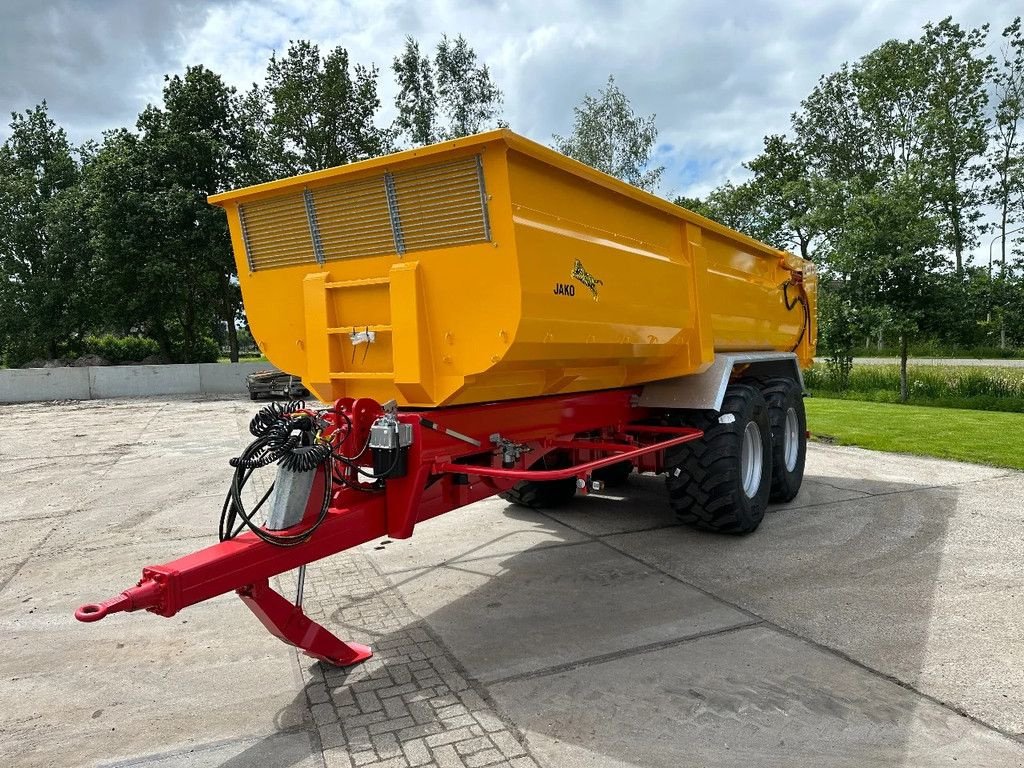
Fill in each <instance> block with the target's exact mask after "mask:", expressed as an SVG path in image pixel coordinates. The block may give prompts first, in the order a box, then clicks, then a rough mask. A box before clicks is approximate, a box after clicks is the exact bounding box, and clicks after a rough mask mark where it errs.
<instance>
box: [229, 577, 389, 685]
mask: <svg viewBox="0 0 1024 768" xmlns="http://www.w3.org/2000/svg"><path fill="white" fill-rule="evenodd" d="M238 596H239V597H241V598H242V602H243V603H245V605H246V607H247V608H248V609H249V610H250V611H252V612H253V613H254V614H255V615H256V618H257V619H259V620H260V623H261V624H263V626H264V627H266V628H267V629H268V630H269V631H270V634H272V635H274V637H276V638H278V639H279V640H282V641H283V642H285V643H288V645H294V646H295V647H296V648H298V649H299V650H301V651H302V652H303V653H305V654H306V655H307V656H310V657H312V658H314V659H318V660H319V661H327V662H330V663H331V664H337V665H338V666H340V667H347V666H349V665H350V664H358V663H359V662H361V661H366V660H367V659H368V658H370V656H372V655H373V651H371V650H370V648H369V647H368V646H365V645H361V644H360V643H346V642H344V641H342V640H339V639H338V638H337V637H335V636H334V635H333V634H331V633H330V632H329V631H328V630H326V629H324V628H323V627H322V626H320V625H319V624H317V623H316V622H315V621H313V620H312V619H311V618H309V617H308V616H307V615H306V614H305V613H303V612H302V608H301V607H299V606H298V605H295V604H293V603H289V602H288V600H286V599H285V598H284V597H283V596H281V595H279V594H278V593H277V592H275V591H274V590H272V589H271V588H270V584H269V583H268V582H267V581H266V579H264V580H263V581H260V582H257V583H256V584H250V585H249V586H247V587H242V588H241V589H239V590H238Z"/></svg>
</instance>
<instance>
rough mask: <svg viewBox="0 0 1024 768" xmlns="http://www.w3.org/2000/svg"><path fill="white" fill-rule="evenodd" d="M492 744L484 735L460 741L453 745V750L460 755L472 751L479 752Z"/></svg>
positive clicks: (492, 745) (471, 752)
mask: <svg viewBox="0 0 1024 768" xmlns="http://www.w3.org/2000/svg"><path fill="white" fill-rule="evenodd" d="M493 747H494V744H492V743H491V740H490V739H488V738H487V737H486V736H479V737H477V738H475V739H469V740H467V741H460V742H459V743H458V744H456V745H455V751H456V752H458V753H459V754H460V755H471V754H473V753H474V752H480V751H481V750H484V749H492V748H493Z"/></svg>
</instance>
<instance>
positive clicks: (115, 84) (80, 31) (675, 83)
mask: <svg viewBox="0 0 1024 768" xmlns="http://www.w3.org/2000/svg"><path fill="white" fill-rule="evenodd" d="M1018 12H1019V5H1018V4H1017V3H1016V2H1013V1H1012V0H930V1H928V0H906V2H896V1H893V2H880V1H878V0H876V2H867V3H865V2H863V0H860V1H857V0H831V1H829V2H813V1H812V0H791V1H790V2H781V0H762V1H757V0H745V1H744V2H733V3H723V2H720V1H717V2H712V1H711V0H691V1H690V2H686V3H679V2H665V1H664V0H660V1H659V0H638V1H637V2H618V1H616V0H602V1H601V2H578V1H577V2H558V1H557V0H556V1H552V2H545V3H539V2H527V1H526V0H491V1H490V2H482V1H481V2H455V1H454V0H453V1H451V2H446V1H445V0H435V1H434V2H429V1H428V0H423V1H422V2H398V1H397V0H391V1H390V2H372V0H353V1H352V2H344V1H343V0H324V1H323V2H315V3H307V4H302V3H296V2H294V1H290V0H251V1H250V0H241V1H239V0H224V1H223V2H219V3H216V4H209V3H201V2H199V0H181V1H179V2H176V3H173V4H171V3H157V2H153V3H138V2H132V1H131V0H107V2H104V3H102V4H101V3H85V2H77V3H76V2H73V1H72V0H63V1H62V2H25V1H24V0H18V1H17V2H15V3H14V4H13V6H12V5H11V3H10V2H8V3H5V9H4V19H3V22H4V23H3V24H0V30H2V31H0V50H3V51H4V53H2V54H0V67H2V69H0V74H2V77H0V82H2V83H3V84H2V85H0V108H3V109H5V110H6V111H10V110H12V109H24V108H26V107H29V106H31V105H32V104H34V103H36V102H37V101H39V100H41V99H43V98H47V99H48V100H49V102H50V105H51V108H52V110H53V114H54V116H55V117H56V118H58V119H59V120H60V121H61V122H62V124H64V125H65V126H66V127H67V128H68V129H69V132H70V134H71V135H72V137H73V138H75V139H77V140H81V139H83V138H86V137H91V136H96V135H98V133H99V130H101V129H102V128H106V127H113V126H116V125H126V124H131V123H132V122H134V119H135V115H136V114H137V113H138V111H139V110H140V109H141V108H142V107H143V106H144V105H145V103H146V102H147V101H154V100H156V99H158V98H159V95H160V88H161V82H162V76H163V74H164V73H165V72H172V71H180V70H182V69H183V68H184V67H185V66H186V65H188V64H196V63H202V64H205V65H206V66H208V67H209V68H211V69H213V70H214V71H217V72H219V73H221V74H222V75H223V76H224V78H225V79H226V80H227V81H228V82H230V83H232V84H234V85H236V86H238V87H240V88H245V87H248V85H249V84H250V83H251V82H253V81H254V80H260V79H262V77H263V73H264V70H265V67H266V61H267V58H268V57H269V55H270V53H271V51H272V50H275V49H276V50H282V49H283V48H284V47H285V46H286V45H287V41H288V40H289V39H296V38H308V39H310V40H312V41H314V42H316V43H318V44H319V45H320V46H321V48H322V49H327V48H330V47H332V46H335V45H342V46H344V47H346V48H347V49H348V50H349V52H350V54H351V55H352V58H353V59H354V60H355V61H360V62H364V63H370V62H373V63H375V64H376V65H377V66H378V67H379V68H380V69H381V71H382V77H381V97H382V101H384V104H385V111H384V113H383V114H382V119H384V120H387V119H389V118H390V115H391V114H392V106H391V101H392V97H393V85H392V84H391V78H390V62H391V59H392V57H393V56H394V55H395V54H396V53H397V52H398V50H399V49H400V47H401V45H402V41H403V38H404V37H405V35H407V34H411V35H413V36H415V37H416V38H417V39H419V40H420V42H421V45H425V46H427V47H431V46H433V45H434V44H435V43H436V41H437V39H438V38H439V37H440V36H441V34H443V33H448V34H449V35H456V34H460V33H461V34H463V35H465V36H466V38H467V39H468V40H469V42H470V44H471V45H472V46H473V47H474V48H475V49H476V51H477V53H478V54H479V55H480V57H481V58H482V59H483V60H484V61H485V62H487V63H488V64H489V65H490V67H491V69H492V72H493V75H494V78H495V80H496V82H497V83H498V84H499V85H500V86H501V88H502V89H503V91H504V93H505V110H504V112H505V119H507V120H508V121H509V123H510V124H511V126H512V128H513V129H514V130H516V131H518V132H520V133H523V134H525V135H527V136H529V137H531V138H533V139H536V140H538V141H541V142H545V143H547V142H549V141H550V138H551V134H552V133H564V132H566V131H568V130H569V128H570V126H571V121H572V107H573V105H575V104H576V103H578V102H579V101H580V99H581V98H582V97H583V95H584V94H585V93H587V92H594V91H596V90H597V89H598V88H600V87H601V86H602V85H603V83H604V81H605V80H606V79H607V77H608V75H609V74H614V75H615V76H616V79H617V80H618V82H619V84H620V86H621V87H622V88H623V90H624V91H625V92H626V93H627V95H628V96H629V97H630V99H631V100H632V102H633V106H634V108H635V109H636V111H637V112H640V113H643V114H649V113H652V112H654V113H656V114H657V124H658V127H659V129H660V142H661V147H660V148H659V153H658V158H659V162H661V163H663V164H664V165H666V166H667V172H666V175H665V180H664V189H663V191H664V192H665V193H685V194H691V195H692V194H704V193H706V192H707V191H709V190H710V189H711V188H713V187H714V186H716V185H717V184H719V183H721V182H722V181H724V180H725V179H726V178H728V177H732V178H741V177H742V176H743V175H744V171H743V169H742V167H741V163H742V162H743V161H744V160H747V159H749V158H750V157H752V156H753V155H754V154H756V152H757V151H758V150H759V148H760V146H761V139H762V137H763V136H764V135H765V134H766V133H772V132H785V131H786V130H787V128H788V123H789V115H790V113H791V112H792V111H793V110H794V109H796V108H797V106H798V104H799V101H800V99H801V98H803V97H804V96H805V95H806V94H807V93H808V92H809V90H810V89H811V88H812V87H813V85H814V83H815V81H816V80H817V78H818V76H819V75H821V74H823V73H826V72H830V71H832V70H834V69H835V68H836V67H837V66H838V65H839V64H841V63H842V62H843V61H849V60H853V59H856V58H858V57H859V56H861V55H862V54H864V53H866V52H867V51H869V50H871V49H872V48H874V47H875V46H877V45H878V44H879V43H881V42H883V41H884V40H886V39H889V38H892V37H899V38H908V37H913V36H917V35H919V34H920V29H921V27H922V26H923V24H924V23H926V22H927V21H938V20H940V19H941V18H942V17H943V16H945V15H947V14H951V15H953V16H954V18H955V20H957V21H958V22H960V23H961V24H963V25H965V26H976V25H980V24H982V23H985V22H990V23H991V24H992V27H993V30H994V31H995V35H993V37H997V36H998V31H999V30H1000V29H1001V28H1002V27H1003V26H1005V25H1006V24H1007V23H1008V22H1009V20H1010V19H1011V17H1012V16H1013V15H1014V13H1018Z"/></svg>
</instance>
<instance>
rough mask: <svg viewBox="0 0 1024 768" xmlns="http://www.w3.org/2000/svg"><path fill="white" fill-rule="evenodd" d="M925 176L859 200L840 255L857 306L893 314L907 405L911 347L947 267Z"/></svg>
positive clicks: (910, 176)
mask: <svg viewBox="0 0 1024 768" xmlns="http://www.w3.org/2000/svg"><path fill="white" fill-rule="evenodd" d="M922 175H923V174H920V173H918V174H915V173H914V172H913V171H911V172H908V173H900V174H897V175H895V176H894V177H892V178H891V179H888V180H886V181H885V182H883V183H881V184H879V185H877V186H875V187H874V188H872V189H870V190H868V191H865V192H862V193H860V194H858V195H857V196H856V197H854V198H853V200H852V201H851V202H850V206H849V209H848V212H847V215H848V217H849V223H848V226H847V229H846V232H845V235H844V238H843V242H842V243H841V244H840V247H839V248H837V255H836V257H835V264H836V266H837V267H838V268H839V270H840V271H841V272H843V273H845V274H846V275H848V276H849V277H848V286H849V294H850V295H851V296H852V297H854V300H855V301H856V303H857V304H858V305H859V306H862V307H870V308H872V309H874V310H875V311H881V312H885V313H887V314H888V315H889V316H890V318H891V322H892V324H893V325H894V327H895V330H896V332H897V334H898V335H899V340H900V401H901V402H906V401H907V398H908V396H909V389H908V386H907V356H908V354H907V353H908V344H909V341H910V339H912V338H913V337H914V335H915V334H916V333H917V332H918V330H919V328H920V324H921V322H922V320H923V319H924V317H925V315H926V313H927V311H928V308H929V307H930V306H931V304H932V303H933V301H934V286H935V275H936V272H937V270H938V268H939V267H940V266H941V264H942V257H941V256H940V255H939V253H938V249H937V243H938V242H939V238H940V225H939V222H938V221H937V219H936V217H935V216H934V215H932V214H931V213H930V212H929V204H928V201H927V191H926V184H927V182H923V181H922V179H921V176H922Z"/></svg>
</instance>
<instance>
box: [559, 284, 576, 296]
mask: <svg viewBox="0 0 1024 768" xmlns="http://www.w3.org/2000/svg"><path fill="white" fill-rule="evenodd" d="M554 293H555V296H575V295H576V286H574V285H569V284H568V283H555V291H554Z"/></svg>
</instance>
